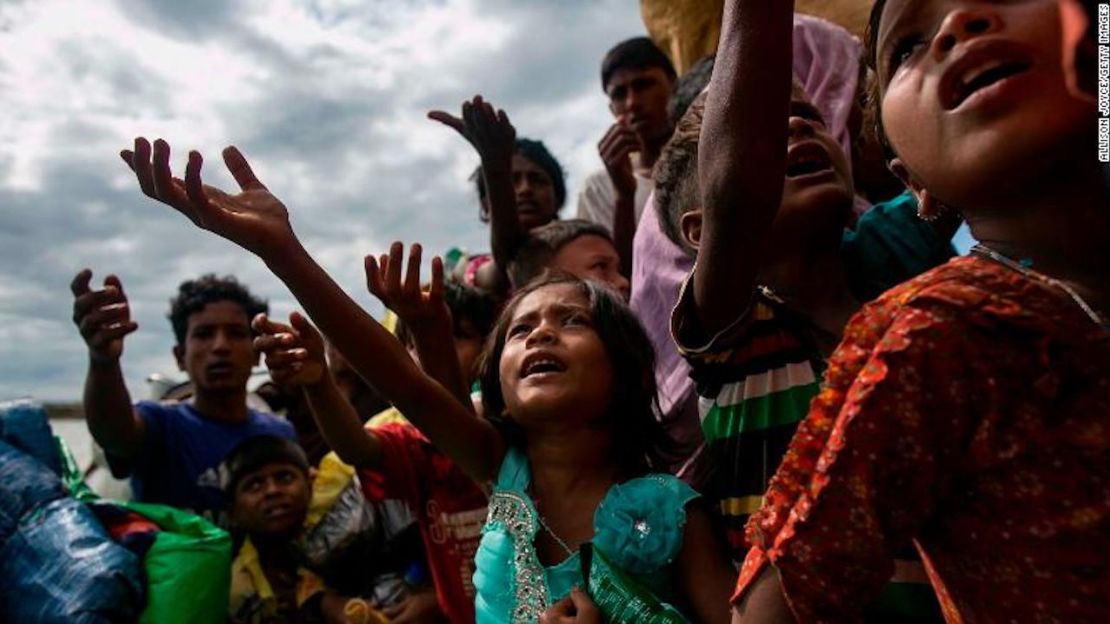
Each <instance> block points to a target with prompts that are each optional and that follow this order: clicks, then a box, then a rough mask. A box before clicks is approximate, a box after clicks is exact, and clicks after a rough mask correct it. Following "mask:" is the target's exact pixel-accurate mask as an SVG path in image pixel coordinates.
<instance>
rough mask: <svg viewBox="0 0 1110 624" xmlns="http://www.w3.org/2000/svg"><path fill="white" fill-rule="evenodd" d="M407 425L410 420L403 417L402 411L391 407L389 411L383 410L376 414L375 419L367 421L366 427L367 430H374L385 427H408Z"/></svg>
mask: <svg viewBox="0 0 1110 624" xmlns="http://www.w3.org/2000/svg"><path fill="white" fill-rule="evenodd" d="M407 424H409V421H408V419H406V418H405V417H404V416H402V415H401V410H399V409H397V408H396V407H391V408H389V409H386V410H382V411H380V412H378V413H377V414H375V415H374V417H373V418H371V419H370V420H368V421H366V425H365V426H366V428H367V429H374V428H376V427H381V426H383V425H407Z"/></svg>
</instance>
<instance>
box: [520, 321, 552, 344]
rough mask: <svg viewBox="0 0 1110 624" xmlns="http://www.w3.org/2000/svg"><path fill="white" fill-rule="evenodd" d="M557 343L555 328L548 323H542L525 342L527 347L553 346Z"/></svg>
mask: <svg viewBox="0 0 1110 624" xmlns="http://www.w3.org/2000/svg"><path fill="white" fill-rule="evenodd" d="M553 342H555V328H554V327H552V326H551V324H550V323H548V322H547V321H541V322H540V324H539V325H537V326H536V328H535V329H533V330H532V331H531V332H530V333H529V334H528V339H527V340H525V341H524V346H525V347H532V346H538V345H542V344H551V343H553Z"/></svg>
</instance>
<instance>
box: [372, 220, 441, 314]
mask: <svg viewBox="0 0 1110 624" xmlns="http://www.w3.org/2000/svg"><path fill="white" fill-rule="evenodd" d="M404 252H405V246H404V245H403V244H402V243H400V242H394V243H393V245H392V246H391V247H390V248H389V254H388V255H386V254H382V256H381V257H380V258H377V259H375V258H374V256H366V259H365V268H366V287H367V289H368V290H369V291H370V294H372V295H374V296H375V297H377V298H378V299H380V300H381V302H382V303H383V304H385V307H387V308H389V309H390V310H393V312H394V313H395V314H397V316H399V317H400V318H401V319H402V320H404V321H405V323H406V324H408V325H409V326H410V327H412V328H413V329H415V330H419V328H421V327H427V326H428V325H429V324H431V323H441V322H444V321H445V320H447V321H449V320H450V318H451V312H450V310H448V309H447V304H446V302H444V299H443V288H444V286H443V281H444V277H443V260H441V259H440V258H439V257H438V256H437V257H435V258H432V282H431V284H430V285H429V286H428V289H427V290H425V289H423V288H421V286H420V257H421V253H422V249H421V247H420V245H419V244H418V243H417V244H413V245H412V247H411V248H410V249H409V259H408V264H407V265H405V275H404V280H402V279H401V266H402V265H403V264H404Z"/></svg>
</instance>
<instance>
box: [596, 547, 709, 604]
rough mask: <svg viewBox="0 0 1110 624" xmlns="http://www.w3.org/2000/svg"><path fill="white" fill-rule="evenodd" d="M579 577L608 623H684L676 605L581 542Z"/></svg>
mask: <svg viewBox="0 0 1110 624" xmlns="http://www.w3.org/2000/svg"><path fill="white" fill-rule="evenodd" d="M579 552H580V553H581V559H582V577H583V578H584V579H586V587H587V589H588V590H589V594H590V598H591V599H593V601H594V603H595V604H597V608H598V610H599V611H601V615H602V616H604V619H605V621H606V622H609V623H610V624H687V622H688V620H687V619H686V618H685V616H683V615H682V614H681V613H680V612H679V611H678V609H675V608H674V607H672V606H671V605H669V604H667V603H665V602H663V601H661V600H659V598H657V597H656V596H655V594H653V593H652V592H651V590H649V589H648V588H646V587H644V586H643V585H642V584H640V583H638V582H637V581H636V580H634V579H633V578H632V577H630V576H628V575H627V574H625V573H624V572H622V571H621V570H619V569H617V567H616V566H614V565H612V564H611V563H609V561H608V560H606V559H605V557H604V556H603V555H602V554H601V552H599V551H598V550H597V549H595V548H592V544H589V543H587V544H583V545H582V547H581V548H580V550H579Z"/></svg>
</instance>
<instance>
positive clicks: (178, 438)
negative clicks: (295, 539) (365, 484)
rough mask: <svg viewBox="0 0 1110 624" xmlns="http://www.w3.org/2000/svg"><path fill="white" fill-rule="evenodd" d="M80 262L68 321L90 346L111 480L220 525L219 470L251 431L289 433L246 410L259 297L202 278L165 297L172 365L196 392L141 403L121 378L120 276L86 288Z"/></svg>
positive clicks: (94, 421) (230, 281)
mask: <svg viewBox="0 0 1110 624" xmlns="http://www.w3.org/2000/svg"><path fill="white" fill-rule="evenodd" d="M91 278H92V272H91V271H89V270H88V269H85V270H83V271H81V272H80V273H78V274H77V276H76V277H75V278H74V280H73V283H72V285H71V290H72V291H73V294H74V297H75V299H74V303H73V320H74V322H75V323H76V324H77V326H78V329H79V330H80V332H81V336H82V338H84V340H85V344H86V345H87V346H88V349H89V370H88V375H87V376H86V378H85V396H84V408H85V415H86V417H87V418H88V423H89V432H90V433H92V436H93V438H94V439H95V440H96V441H97V443H99V444H100V445H101V446H102V447H104V450H105V452H106V454H107V456H108V459H109V464H110V465H111V467H112V472H113V474H115V475H116V476H117V477H120V478H122V477H124V476H127V475H128V474H130V475H131V477H132V480H131V483H132V488H133V491H134V496H135V499H136V500H139V501H143V502H151V503H162V504H166V505H171V506H173V507H179V508H183V509H187V510H189V511H192V512H194V513H197V514H200V515H203V516H205V517H206V518H208V519H209V520H213V521H215V522H216V523H217V524H220V525H226V518H225V517H224V514H223V511H222V510H223V507H224V505H223V502H224V501H223V492H222V491H221V488H220V479H219V475H218V473H217V468H218V466H219V465H220V462H221V461H222V460H223V459H224V456H225V455H227V453H228V452H229V451H230V450H231V449H233V448H235V446H236V445H238V444H239V443H240V442H242V441H243V440H245V439H247V438H249V437H251V436H255V435H263V434H270V435H277V436H280V437H284V438H289V439H293V438H294V433H293V427H292V426H291V425H290V424H289V423H287V422H285V421H284V420H281V419H279V418H277V417H275V416H272V415H270V414H263V413H261V412H256V411H254V410H252V409H249V408H248V407H247V380H248V379H249V378H250V374H251V369H252V368H253V367H254V365H255V364H256V363H257V362H258V355H257V353H255V351H254V346H253V345H252V343H251V340H252V338H253V334H252V332H251V326H250V319H251V318H252V317H253V316H254V315H255V314H258V313H261V312H265V311H266V309H267V306H266V303H265V302H263V301H260V300H259V299H257V298H255V297H254V296H252V295H251V293H250V291H248V290H247V289H246V288H245V287H244V286H243V285H241V284H240V283H239V282H238V281H236V280H235V278H233V277H224V278H219V277H216V276H215V275H204V276H202V277H200V278H199V279H196V280H189V281H186V282H183V283H182V284H181V286H180V287H179V289H178V294H177V296H176V297H175V298H174V299H172V300H171V301H170V313H169V318H170V322H171V323H172V325H173V330H174V336H175V337H176V339H177V344H176V345H175V346H174V348H173V355H174V359H176V360H177V365H178V367H179V368H180V369H181V370H183V371H185V372H186V373H188V375H189V380H190V381H191V382H192V383H193V387H194V389H195V394H194V395H193V397H192V398H191V399H190V400H189V401H188V402H163V403H155V402H151V401H140V402H139V403H137V404H135V405H134V406H132V404H131V395H130V394H129V393H128V391H127V386H126V385H125V384H124V381H123V372H122V370H121V368H120V356H121V355H122V354H123V339H124V337H125V336H126V335H127V334H130V333H131V332H133V331H135V330H136V329H137V328H138V325H137V324H136V323H135V322H133V321H132V320H131V315H130V308H129V307H128V303H127V297H126V295H125V294H124V292H123V285H122V284H121V283H120V280H119V278H117V277H116V276H114V275H109V276H108V277H107V278H106V279H105V280H104V288H102V289H100V290H92V289H91V288H90V286H89V281H90V279H91Z"/></svg>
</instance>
